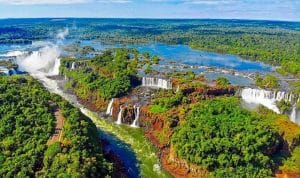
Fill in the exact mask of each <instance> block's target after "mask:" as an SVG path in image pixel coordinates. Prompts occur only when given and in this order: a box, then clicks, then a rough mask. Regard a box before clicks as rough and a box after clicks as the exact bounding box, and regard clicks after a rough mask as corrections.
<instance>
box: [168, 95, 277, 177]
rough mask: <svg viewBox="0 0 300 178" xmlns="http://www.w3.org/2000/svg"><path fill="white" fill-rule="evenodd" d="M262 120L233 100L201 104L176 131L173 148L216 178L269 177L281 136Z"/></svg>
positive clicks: (203, 102)
mask: <svg viewBox="0 0 300 178" xmlns="http://www.w3.org/2000/svg"><path fill="white" fill-rule="evenodd" d="M262 120H263V117H262V116H259V115H256V114H253V113H250V112H248V111H246V110H244V109H241V108H240V106H239V100H238V99H236V98H227V97H224V98H217V99H213V100H211V101H202V102H201V103H199V104H197V105H195V106H194V107H193V108H192V111H191V112H190V113H189V114H188V115H187V118H186V120H185V121H184V122H183V123H182V124H181V125H180V126H179V127H178V128H177V129H175V133H174V135H173V136H172V145H173V146H174V148H175V150H176V153H177V154H178V156H179V157H180V158H184V159H186V160H188V161H189V162H191V163H195V164H198V165H201V166H203V167H205V168H207V169H208V170H210V171H212V172H213V174H214V175H215V176H216V177H221V176H225V177H231V176H240V177H245V176H255V177H268V176H271V175H272V168H273V167H274V163H273V161H272V155H274V154H275V153H274V150H276V148H277V147H278V146H279V143H280V140H279V139H280V136H279V134H278V133H277V132H276V131H275V130H274V129H272V128H271V127H270V126H268V125H266V124H265V123H264V122H262ZM274 148H275V149H274Z"/></svg>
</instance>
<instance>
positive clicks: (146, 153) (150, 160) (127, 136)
mask: <svg viewBox="0 0 300 178" xmlns="http://www.w3.org/2000/svg"><path fill="white" fill-rule="evenodd" d="M81 112H82V113H83V114H85V115H86V116H88V117H89V118H90V119H91V120H92V121H93V122H94V123H95V125H96V126H97V127H98V128H99V129H101V130H102V131H104V132H108V133H111V134H113V135H114V136H116V137H117V138H119V139H120V140H122V141H123V142H125V143H127V144H128V145H130V146H131V148H132V150H133V151H134V153H135V154H136V157H137V159H138V161H139V166H140V171H141V172H140V174H141V177H145V178H147V177H149V178H153V177H161V178H168V177H171V176H170V175H169V174H168V173H167V172H165V171H164V170H162V169H161V166H160V161H159V159H158V156H157V151H158V150H157V149H155V147H154V146H153V145H152V144H151V143H150V142H149V141H148V140H147V139H146V138H145V136H144V131H143V130H142V129H141V128H132V127H130V126H127V125H115V124H114V123H112V122H109V121H106V120H104V119H102V118H100V117H99V116H98V115H97V114H96V113H94V112H91V111H89V110H87V109H81Z"/></svg>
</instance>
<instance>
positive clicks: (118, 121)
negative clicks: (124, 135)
mask: <svg viewBox="0 0 300 178" xmlns="http://www.w3.org/2000/svg"><path fill="white" fill-rule="evenodd" d="M122 115H123V107H122V106H120V111H119V114H118V120H117V122H116V123H117V124H122Z"/></svg>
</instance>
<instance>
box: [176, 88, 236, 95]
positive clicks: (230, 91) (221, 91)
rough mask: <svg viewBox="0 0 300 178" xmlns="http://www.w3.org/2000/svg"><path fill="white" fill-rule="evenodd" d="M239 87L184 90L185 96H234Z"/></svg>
mask: <svg viewBox="0 0 300 178" xmlns="http://www.w3.org/2000/svg"><path fill="white" fill-rule="evenodd" d="M236 89H237V87H232V86H229V87H205V88H203V87H191V88H185V89H183V90H182V92H183V94H184V95H190V94H192V93H199V94H202V95H207V96H222V95H234V94H235V91H236Z"/></svg>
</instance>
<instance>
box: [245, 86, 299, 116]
mask: <svg viewBox="0 0 300 178" xmlns="http://www.w3.org/2000/svg"><path fill="white" fill-rule="evenodd" d="M240 95H241V97H242V99H243V100H244V101H245V102H246V103H250V104H257V105H258V104H261V105H263V106H265V107H267V108H269V109H271V110H272V111H274V112H276V113H278V114H280V110H279V108H278V107H277V106H276V102H277V101H281V100H284V101H288V102H291V104H293V110H292V113H291V115H290V119H291V121H293V122H296V120H297V118H296V115H297V114H296V113H297V111H296V103H297V101H299V97H298V96H296V95H294V94H292V93H287V92H284V91H267V90H263V89H252V88H244V89H242V91H241V92H240Z"/></svg>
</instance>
